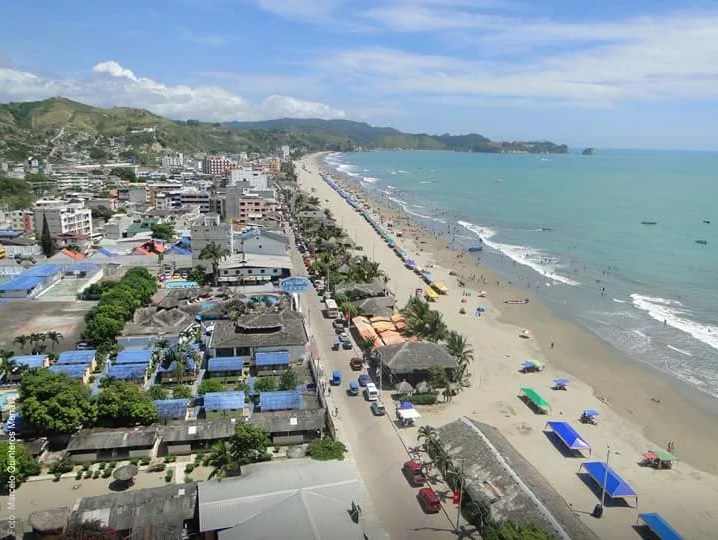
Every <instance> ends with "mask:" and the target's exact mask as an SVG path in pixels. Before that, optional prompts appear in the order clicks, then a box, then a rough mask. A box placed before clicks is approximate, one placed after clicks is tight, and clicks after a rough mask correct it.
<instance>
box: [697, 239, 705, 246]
mask: <svg viewBox="0 0 718 540" xmlns="http://www.w3.org/2000/svg"><path fill="white" fill-rule="evenodd" d="M696 244H700V245H702V246H707V245H708V240H696Z"/></svg>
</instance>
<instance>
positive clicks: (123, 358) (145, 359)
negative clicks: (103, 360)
mask: <svg viewBox="0 0 718 540" xmlns="http://www.w3.org/2000/svg"><path fill="white" fill-rule="evenodd" d="M151 360H152V351H151V350H149V349H129V350H123V351H120V352H119V353H117V358H116V359H115V361H114V362H113V364H114V365H117V364H143V365H145V366H147V365H149V364H150V361H151Z"/></svg>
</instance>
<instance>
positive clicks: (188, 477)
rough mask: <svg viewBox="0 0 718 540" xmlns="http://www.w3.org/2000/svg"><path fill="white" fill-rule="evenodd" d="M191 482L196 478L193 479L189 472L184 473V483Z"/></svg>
mask: <svg viewBox="0 0 718 540" xmlns="http://www.w3.org/2000/svg"><path fill="white" fill-rule="evenodd" d="M190 482H194V480H192V477H191V476H190V475H189V474H185V475H184V483H185V484H189V483H190Z"/></svg>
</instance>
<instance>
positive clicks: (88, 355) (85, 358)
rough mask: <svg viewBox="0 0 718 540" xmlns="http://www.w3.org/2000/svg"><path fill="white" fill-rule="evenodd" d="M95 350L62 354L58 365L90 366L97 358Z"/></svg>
mask: <svg viewBox="0 0 718 540" xmlns="http://www.w3.org/2000/svg"><path fill="white" fill-rule="evenodd" d="M96 352H97V351H95V350H89V351H65V352H61V353H60V356H59V357H58V359H57V363H58V364H82V365H85V366H87V365H89V364H91V363H92V359H93V358H94V357H95V353H96Z"/></svg>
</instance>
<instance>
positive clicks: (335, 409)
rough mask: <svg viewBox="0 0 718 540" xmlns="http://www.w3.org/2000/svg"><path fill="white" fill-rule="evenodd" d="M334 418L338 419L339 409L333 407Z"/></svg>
mask: <svg viewBox="0 0 718 540" xmlns="http://www.w3.org/2000/svg"><path fill="white" fill-rule="evenodd" d="M334 416H335V417H336V418H339V407H334Z"/></svg>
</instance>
